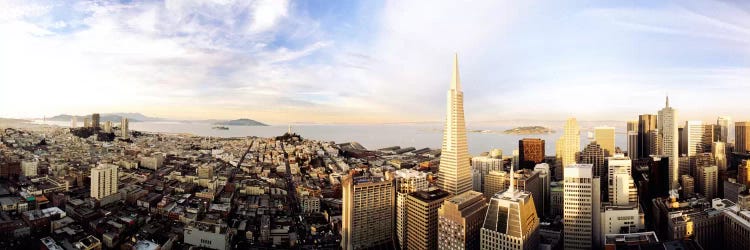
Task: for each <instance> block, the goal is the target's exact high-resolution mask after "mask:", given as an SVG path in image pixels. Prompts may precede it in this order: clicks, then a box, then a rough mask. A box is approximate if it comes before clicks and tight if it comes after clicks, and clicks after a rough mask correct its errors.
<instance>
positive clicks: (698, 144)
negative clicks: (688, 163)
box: [682, 121, 705, 156]
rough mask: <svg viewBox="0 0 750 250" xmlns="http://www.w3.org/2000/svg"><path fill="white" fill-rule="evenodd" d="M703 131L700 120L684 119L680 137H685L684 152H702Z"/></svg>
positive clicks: (693, 153)
mask: <svg viewBox="0 0 750 250" xmlns="http://www.w3.org/2000/svg"><path fill="white" fill-rule="evenodd" d="M704 132H705V130H704V128H703V122H702V121H685V128H683V129H682V133H683V136H682V137H683V138H685V145H686V146H685V147H686V153H687V155H688V156H695V155H697V154H699V153H703V150H704V149H703V134H704Z"/></svg>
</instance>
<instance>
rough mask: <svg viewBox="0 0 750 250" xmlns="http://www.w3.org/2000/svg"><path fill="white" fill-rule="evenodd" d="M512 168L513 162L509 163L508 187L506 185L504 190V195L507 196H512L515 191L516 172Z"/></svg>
mask: <svg viewBox="0 0 750 250" xmlns="http://www.w3.org/2000/svg"><path fill="white" fill-rule="evenodd" d="M514 170H515V169H513V163H511V164H510V187H508V191H505V196H507V197H514V196H515V193H516V186H515V185H516V183H515V177H516V172H515V171H514Z"/></svg>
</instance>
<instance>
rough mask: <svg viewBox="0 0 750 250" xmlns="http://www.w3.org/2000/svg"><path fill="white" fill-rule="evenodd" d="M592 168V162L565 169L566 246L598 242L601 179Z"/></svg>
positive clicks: (589, 247)
mask: <svg viewBox="0 0 750 250" xmlns="http://www.w3.org/2000/svg"><path fill="white" fill-rule="evenodd" d="M592 168H593V165H592V164H573V165H568V166H565V169H564V170H563V171H564V177H565V182H564V184H563V197H564V199H563V207H564V209H563V219H564V222H563V231H564V233H563V234H564V235H565V236H564V239H563V241H564V247H565V249H591V248H593V246H594V245H593V244H594V243H595V242H596V243H598V242H600V240H599V238H600V233H599V230H600V229H601V227H600V226H599V225H600V224H599V223H600V222H599V219H600V216H601V214H600V213H598V211H600V208H601V200H600V199H599V197H600V196H599V195H598V194H599V193H600V192H599V188H600V187H599V185H600V181H599V177H595V176H594V175H593V173H592V171H593V170H592Z"/></svg>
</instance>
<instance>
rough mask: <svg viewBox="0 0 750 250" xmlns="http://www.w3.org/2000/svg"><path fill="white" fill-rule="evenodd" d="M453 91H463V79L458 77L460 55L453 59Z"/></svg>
mask: <svg viewBox="0 0 750 250" xmlns="http://www.w3.org/2000/svg"><path fill="white" fill-rule="evenodd" d="M451 89H452V90H456V91H461V78H460V77H459V75H458V53H456V54H455V55H454V57H453V78H452V79H451Z"/></svg>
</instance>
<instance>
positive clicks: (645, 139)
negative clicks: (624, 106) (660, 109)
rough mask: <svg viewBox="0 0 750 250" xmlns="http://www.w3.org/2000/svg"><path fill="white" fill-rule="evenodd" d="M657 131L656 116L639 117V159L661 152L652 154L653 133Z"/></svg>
mask: <svg viewBox="0 0 750 250" xmlns="http://www.w3.org/2000/svg"><path fill="white" fill-rule="evenodd" d="M653 130H656V115H650V114H646V115H639V116H638V154H637V155H636V157H637V158H647V157H648V156H649V155H652V154H657V153H659V152H651V138H650V136H649V135H650V134H651V131H653Z"/></svg>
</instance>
